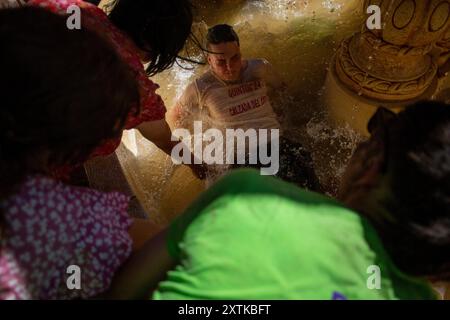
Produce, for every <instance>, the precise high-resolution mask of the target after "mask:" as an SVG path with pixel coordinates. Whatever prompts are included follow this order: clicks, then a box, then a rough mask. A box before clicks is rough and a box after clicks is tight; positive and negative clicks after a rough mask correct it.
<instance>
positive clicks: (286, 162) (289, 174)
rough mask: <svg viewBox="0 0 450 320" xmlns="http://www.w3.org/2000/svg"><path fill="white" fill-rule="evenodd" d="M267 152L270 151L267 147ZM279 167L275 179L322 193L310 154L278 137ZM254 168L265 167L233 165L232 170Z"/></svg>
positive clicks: (303, 148)
mask: <svg viewBox="0 0 450 320" xmlns="http://www.w3.org/2000/svg"><path fill="white" fill-rule="evenodd" d="M268 150H272V149H271V148H270V147H268ZM279 152H280V158H279V161H280V163H279V164H280V166H279V170H278V173H277V174H276V176H277V177H279V178H280V179H283V180H285V181H287V182H291V183H294V184H296V185H298V186H299V187H302V188H306V189H309V190H312V191H317V192H322V191H323V189H322V186H321V185H320V182H319V179H318V178H317V175H316V173H315V171H314V163H313V160H312V158H311V154H310V153H309V152H308V150H306V149H305V147H303V145H302V144H300V143H297V142H294V141H292V140H289V139H286V138H284V137H280V149H279ZM243 167H245V168H255V169H260V168H263V167H267V166H266V165H262V164H260V163H258V164H235V165H233V168H234V169H235V168H243Z"/></svg>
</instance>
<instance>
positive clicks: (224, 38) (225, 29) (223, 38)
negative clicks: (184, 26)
mask: <svg viewBox="0 0 450 320" xmlns="http://www.w3.org/2000/svg"><path fill="white" fill-rule="evenodd" d="M234 41H236V42H237V44H238V45H240V43H239V36H238V35H237V33H236V31H234V29H233V27H232V26H230V25H228V24H218V25H215V26H214V27H212V28H209V29H208V34H207V35H206V47H207V48H208V46H209V45H210V44H219V43H224V42H234Z"/></svg>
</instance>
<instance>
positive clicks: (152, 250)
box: [109, 102, 450, 299]
mask: <svg viewBox="0 0 450 320" xmlns="http://www.w3.org/2000/svg"><path fill="white" fill-rule="evenodd" d="M368 129H369V132H371V138H370V139H369V140H368V141H366V142H364V143H362V144H361V145H359V147H358V148H357V150H356V151H355V153H354V155H353V157H352V159H351V161H350V162H349V165H348V168H347V170H346V173H345V174H344V177H343V181H342V185H341V188H340V194H339V197H338V199H339V200H335V199H332V198H330V197H327V196H324V195H321V194H318V193H314V192H310V191H307V190H303V189H300V188H297V187H296V186H295V185H293V184H289V183H286V182H283V181H281V180H278V179H276V178H273V177H264V176H260V175H259V173H258V172H257V171H252V170H248V169H247V170H237V171H236V172H233V173H231V174H230V175H228V176H227V177H225V178H223V179H222V180H221V181H219V182H218V183H217V184H216V185H215V186H213V187H211V188H210V189H209V190H207V191H206V192H205V193H204V194H203V195H201V196H200V197H199V198H198V199H197V201H196V202H195V203H194V204H192V205H191V206H190V208H188V210H187V211H186V212H185V213H184V214H183V215H182V216H180V217H179V218H178V219H177V220H176V221H174V222H173V224H172V225H171V226H170V228H168V229H167V230H166V231H164V232H162V233H161V234H160V235H158V236H157V237H156V238H154V239H153V240H151V241H150V242H149V243H148V244H147V245H146V246H145V247H143V249H142V250H141V252H138V253H137V254H136V255H135V256H134V257H133V258H132V259H131V260H130V261H129V263H128V265H126V266H125V267H124V268H123V270H122V273H121V274H119V275H118V276H117V277H116V279H115V281H114V283H113V285H112V288H111V291H110V292H109V297H112V298H143V297H150V292H153V294H152V295H151V297H152V298H153V299H435V298H436V297H437V296H436V294H435V293H434V291H433V290H432V289H431V287H430V286H429V284H428V283H429V281H449V280H450V254H449V252H450V106H448V105H444V104H440V103H435V102H420V103H418V104H415V105H413V106H410V107H408V108H407V109H406V110H405V111H403V112H401V113H399V114H398V115H396V114H394V113H392V112H390V111H388V110H386V109H383V108H380V109H378V111H377V112H376V113H375V115H374V116H373V117H372V119H371V120H370V122H369V124H368Z"/></svg>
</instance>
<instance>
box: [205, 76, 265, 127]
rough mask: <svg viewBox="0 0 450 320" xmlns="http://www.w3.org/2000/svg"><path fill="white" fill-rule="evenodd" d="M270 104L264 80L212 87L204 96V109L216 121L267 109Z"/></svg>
mask: <svg viewBox="0 0 450 320" xmlns="http://www.w3.org/2000/svg"><path fill="white" fill-rule="evenodd" d="M268 104H269V99H268V97H267V87H266V84H265V82H264V81H263V80H253V81H248V82H245V83H240V84H236V85H229V86H225V85H216V86H211V87H210V88H208V90H206V92H205V94H204V96H203V108H206V109H207V110H208V112H209V114H210V115H211V116H212V117H214V118H216V119H225V118H226V119H229V118H230V117H231V118H234V117H239V116H240V115H244V114H246V113H249V112H255V110H258V109H262V108H265V107H267V105H268Z"/></svg>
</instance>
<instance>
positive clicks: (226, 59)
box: [208, 41, 242, 81]
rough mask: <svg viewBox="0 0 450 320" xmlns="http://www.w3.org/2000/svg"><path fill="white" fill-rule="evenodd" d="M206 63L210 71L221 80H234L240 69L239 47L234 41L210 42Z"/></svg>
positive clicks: (237, 77)
mask: <svg viewBox="0 0 450 320" xmlns="http://www.w3.org/2000/svg"><path fill="white" fill-rule="evenodd" d="M208 49H209V51H211V52H217V53H209V54H208V63H209V65H210V67H211V69H212V71H213V72H214V73H215V74H216V75H217V76H218V77H219V78H220V79H221V80H223V81H236V80H238V79H239V77H240V75H241V70H242V56H241V49H240V47H239V45H238V43H237V42H236V41H233V42H223V43H219V44H210V45H209V46H208Z"/></svg>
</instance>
